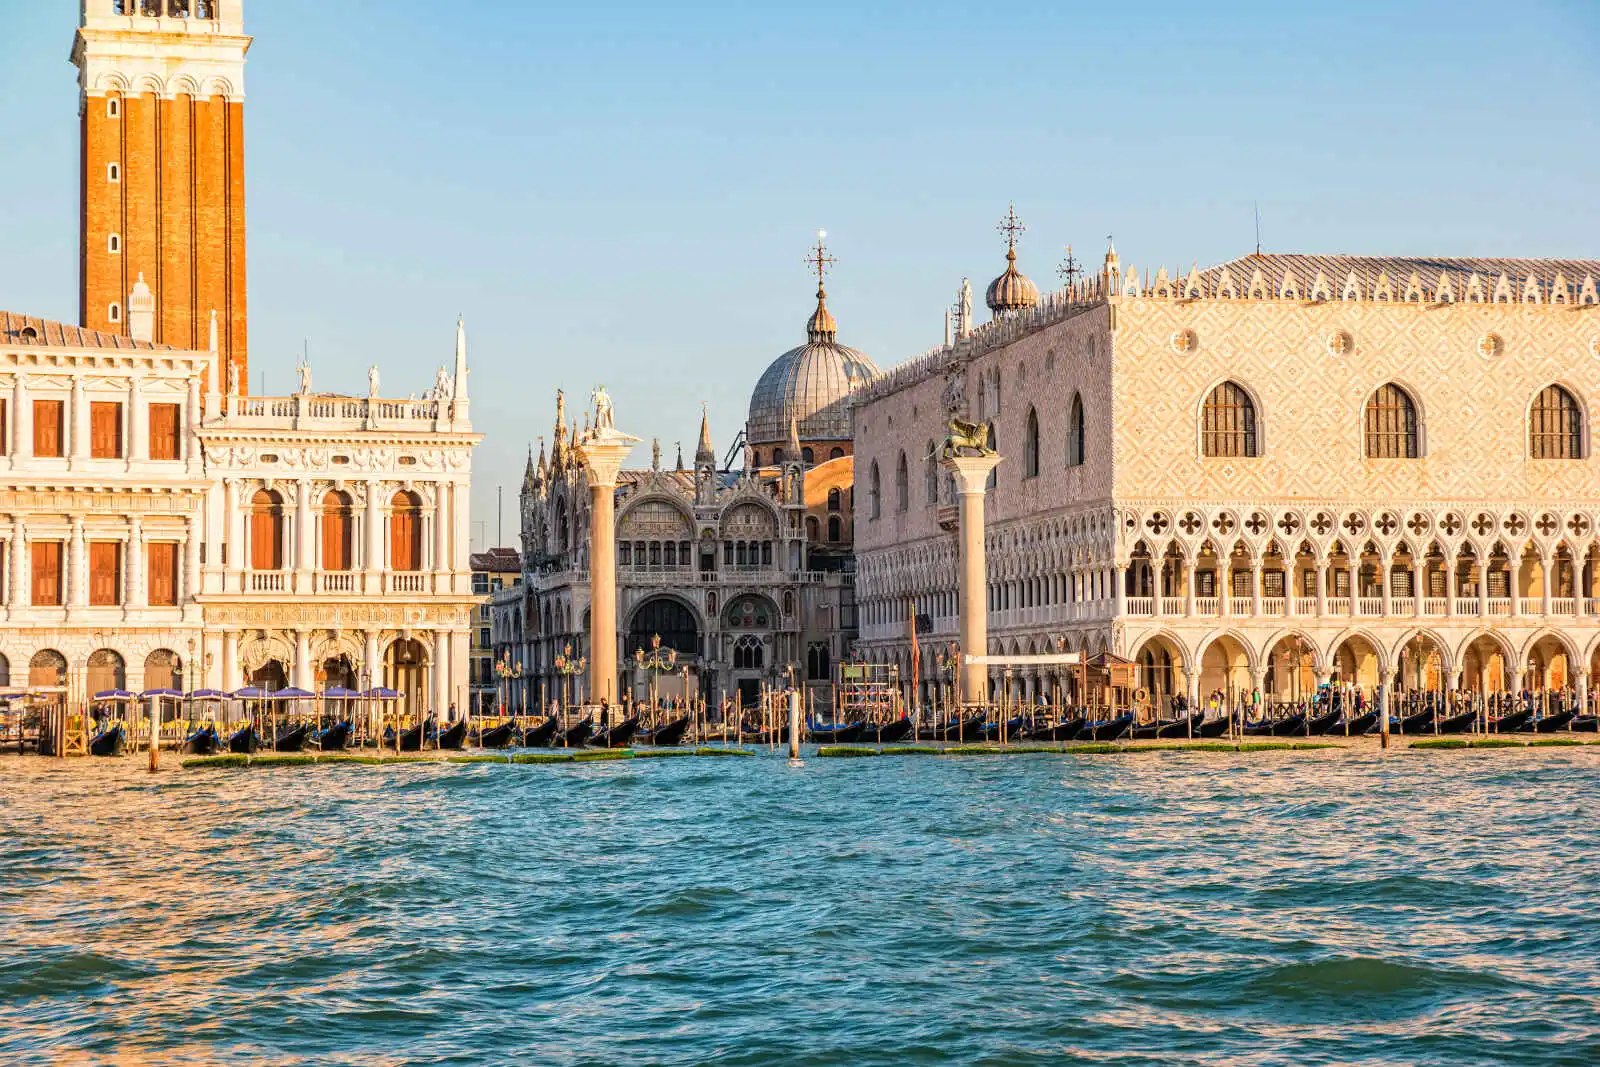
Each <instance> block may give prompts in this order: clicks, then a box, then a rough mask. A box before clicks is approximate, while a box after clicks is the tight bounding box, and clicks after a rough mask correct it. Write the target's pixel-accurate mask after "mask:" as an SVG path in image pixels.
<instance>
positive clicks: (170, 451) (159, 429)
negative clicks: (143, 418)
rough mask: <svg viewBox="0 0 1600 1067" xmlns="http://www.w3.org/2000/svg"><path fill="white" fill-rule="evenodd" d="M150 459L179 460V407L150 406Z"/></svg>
mask: <svg viewBox="0 0 1600 1067" xmlns="http://www.w3.org/2000/svg"><path fill="white" fill-rule="evenodd" d="M150 458H151V459H178V458H179V456H178V405H176V404H151V405H150Z"/></svg>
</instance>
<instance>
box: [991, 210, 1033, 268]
mask: <svg viewBox="0 0 1600 1067" xmlns="http://www.w3.org/2000/svg"><path fill="white" fill-rule="evenodd" d="M995 229H997V230H999V231H1000V232H1001V233H1003V234H1005V235H1006V258H1007V259H1009V260H1013V261H1014V260H1015V259H1016V258H1017V238H1018V237H1019V236H1021V235H1022V234H1024V233H1027V232H1028V228H1027V227H1026V226H1024V225H1023V224H1022V220H1021V219H1019V218H1017V205H1016V203H1015V202H1013V203H1012V204H1011V206H1010V207H1009V208H1008V209H1007V211H1006V217H1005V218H1004V219H1001V220H1000V225H999V226H996V227H995Z"/></svg>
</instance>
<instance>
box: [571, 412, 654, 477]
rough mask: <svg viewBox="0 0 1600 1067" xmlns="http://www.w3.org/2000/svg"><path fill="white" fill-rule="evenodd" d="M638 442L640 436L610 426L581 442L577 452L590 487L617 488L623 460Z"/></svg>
mask: <svg viewBox="0 0 1600 1067" xmlns="http://www.w3.org/2000/svg"><path fill="white" fill-rule="evenodd" d="M638 443H639V438H637V437H634V436H632V435H631V434H625V433H622V432H621V431H618V430H613V429H610V428H609V427H608V428H606V429H604V430H602V431H600V432H599V433H597V434H595V435H594V436H593V437H590V438H589V439H588V440H587V441H584V442H583V443H581V444H579V445H578V446H577V448H576V452H577V453H578V459H579V460H580V461H581V462H582V463H583V473H584V474H585V475H586V476H587V477H588V479H589V488H591V489H598V488H607V489H615V488H616V485H617V474H618V472H620V471H621V470H622V462H623V460H625V459H627V458H628V453H630V452H632V451H633V446H634V445H636V444H638Z"/></svg>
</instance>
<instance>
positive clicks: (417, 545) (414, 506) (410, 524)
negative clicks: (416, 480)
mask: <svg viewBox="0 0 1600 1067" xmlns="http://www.w3.org/2000/svg"><path fill="white" fill-rule="evenodd" d="M389 569H390V570H396V571H420V570H421V569H422V501H421V500H419V499H418V498H417V495H416V494H415V493H413V492H411V491H410V490H406V489H402V490H400V492H398V493H396V494H395V495H394V499H393V500H391V501H390V502H389Z"/></svg>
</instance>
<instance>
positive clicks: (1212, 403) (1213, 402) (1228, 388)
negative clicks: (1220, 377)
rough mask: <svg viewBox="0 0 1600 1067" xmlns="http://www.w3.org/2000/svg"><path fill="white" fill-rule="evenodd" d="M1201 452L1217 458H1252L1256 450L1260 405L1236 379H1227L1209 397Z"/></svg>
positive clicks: (1203, 425) (1203, 426) (1202, 423)
mask: <svg viewBox="0 0 1600 1067" xmlns="http://www.w3.org/2000/svg"><path fill="white" fill-rule="evenodd" d="M1200 446H1201V452H1202V454H1204V455H1207V456H1213V457H1250V456H1254V455H1256V454H1257V452H1256V406H1255V404H1254V403H1253V402H1252V401H1251V399H1250V394H1249V393H1247V392H1245V391H1244V387H1243V386H1241V385H1239V384H1237V383H1236V382H1223V383H1222V384H1221V385H1219V386H1217V387H1216V388H1215V389H1213V390H1211V395H1210V396H1208V397H1206V406H1205V410H1204V412H1203V414H1202V415H1201V421H1200Z"/></svg>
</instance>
